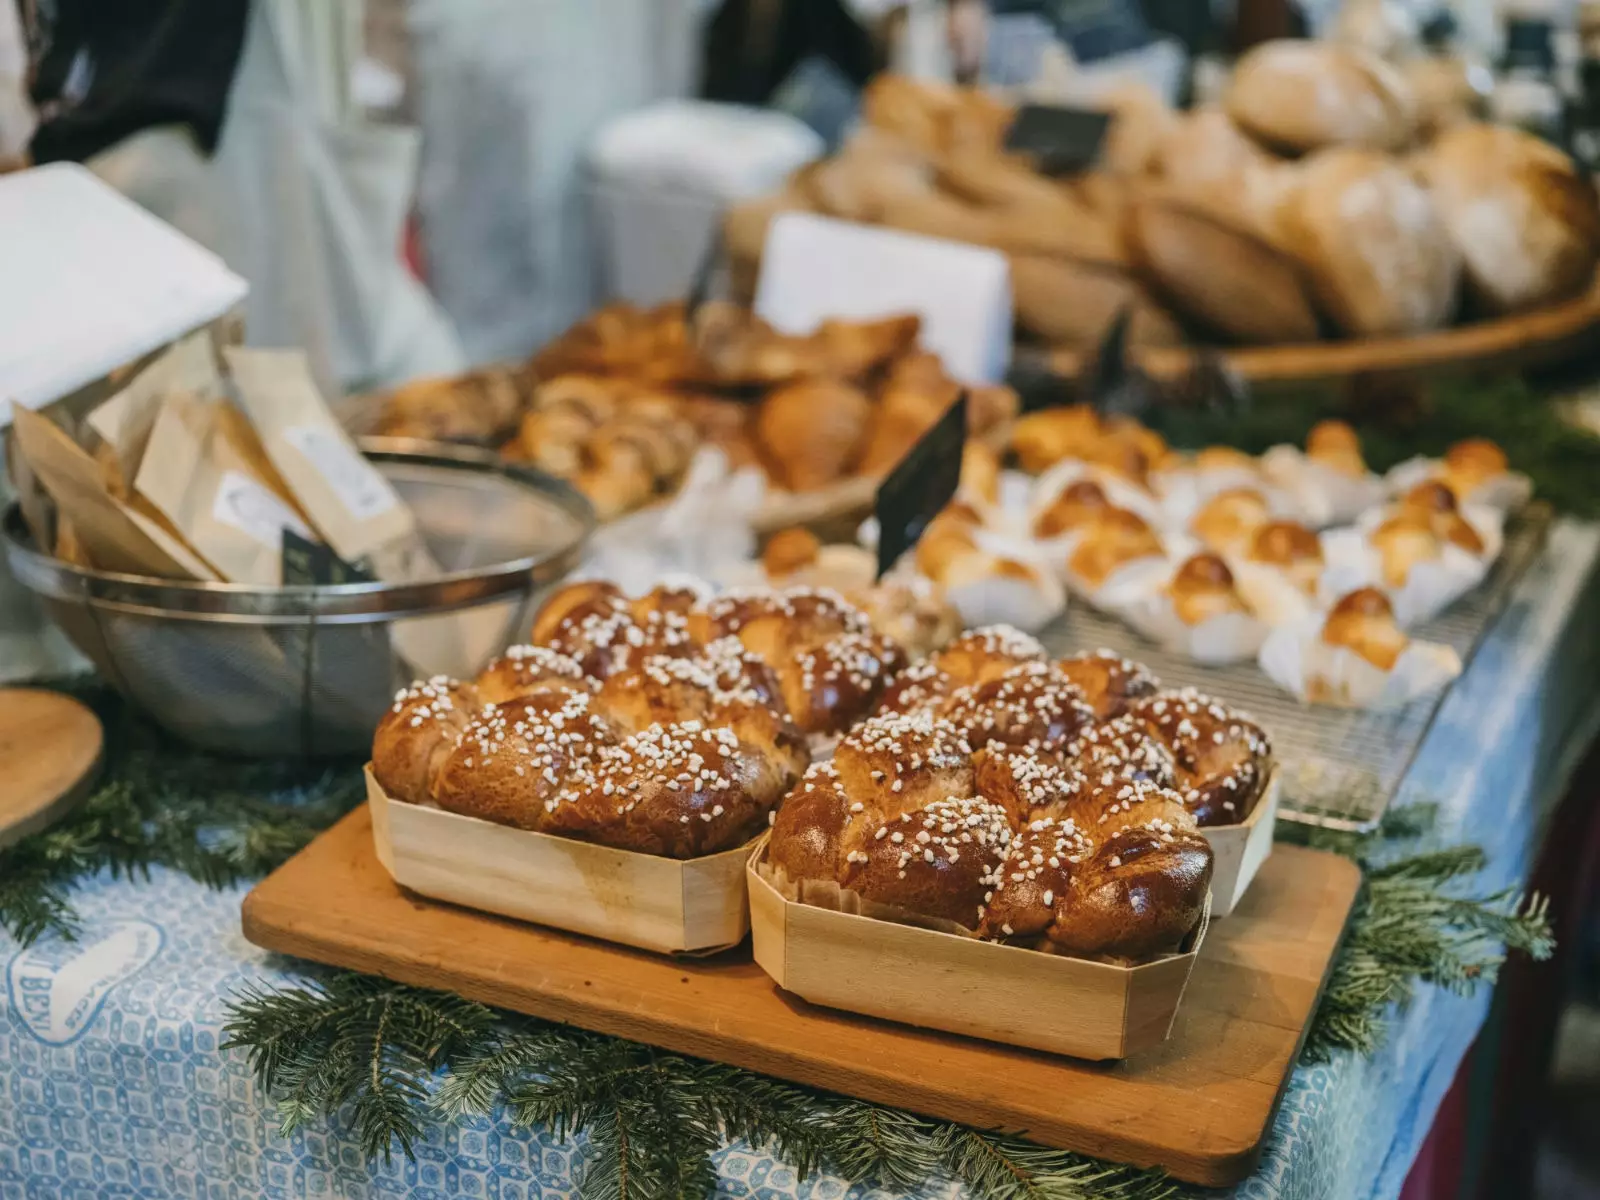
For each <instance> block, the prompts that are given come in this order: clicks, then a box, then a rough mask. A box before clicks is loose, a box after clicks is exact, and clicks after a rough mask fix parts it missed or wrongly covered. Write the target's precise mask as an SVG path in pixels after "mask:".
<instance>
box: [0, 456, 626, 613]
mask: <svg viewBox="0 0 1600 1200" xmlns="http://www.w3.org/2000/svg"><path fill="white" fill-rule="evenodd" d="M359 444H360V446H361V449H362V452H363V453H364V454H366V456H367V457H369V458H371V459H373V460H374V461H378V462H398V463H405V464H410V465H417V466H432V467H442V468H445V469H448V470H458V471H465V472H475V473H493V474H497V475H500V476H502V477H504V478H506V479H507V480H509V481H510V482H512V483H513V484H516V485H518V486H521V487H524V488H526V489H528V490H530V491H534V492H537V493H539V494H540V495H541V496H542V497H543V498H544V499H546V500H549V501H552V502H554V503H555V504H556V505H557V506H558V507H560V508H561V509H562V510H563V511H564V512H565V513H566V515H568V516H570V517H571V518H572V519H573V520H574V521H575V522H576V524H577V526H578V532H577V535H576V536H575V537H574V538H573V539H572V540H571V541H570V542H568V543H566V544H564V545H562V546H559V547H557V548H556V549H553V550H549V551H544V552H541V553H538V554H531V555H525V556H523V557H521V558H515V559H509V560H507V561H505V562H502V563H495V564H493V565H492V566H488V567H476V568H472V569H469V570H464V571H450V572H447V573H445V574H443V575H439V576H436V577H434V578H432V579H427V580H420V581H415V582H410V583H384V582H381V581H380V582H376V583H340V584H309V585H300V586H294V587H271V588H264V587H260V586H258V585H256V584H247V583H209V582H203V581H192V580H180V579H158V578H153V577H151V576H148V575H129V574H125V573H122V572H117V571H97V570H95V569H94V568H92V567H77V566H73V565H72V564H70V563H64V562H62V561H61V560H60V559H57V558H55V557H53V556H50V555H47V554H43V553H41V552H40V551H39V550H38V549H37V548H35V547H34V546H33V545H32V539H31V535H30V534H29V533H28V531H27V528H26V525H25V524H24V522H23V520H22V510H21V505H20V504H19V503H18V502H16V501H13V502H12V503H11V504H10V505H8V506H7V508H6V510H5V513H4V516H3V517H0V536H3V537H4V539H5V542H6V552H7V554H8V555H11V556H15V557H17V558H19V559H21V560H23V561H24V562H26V563H27V564H28V565H29V567H30V568H31V569H32V571H31V572H30V573H32V572H37V573H40V574H43V575H45V576H47V577H53V579H54V580H55V581H56V582H57V585H58V586H57V588H56V589H55V590H53V591H51V592H47V593H46V594H47V595H49V596H51V598H53V599H56V600H65V601H68V602H71V601H72V600H76V601H78V602H87V603H91V604H108V603H109V604H114V605H117V606H119V607H122V608H123V609H124V610H125V611H128V612H142V613H144V614H146V615H150V616H167V617H175V618H191V619H196V620H207V619H212V620H218V621H229V622H240V623H248V622H249V621H250V620H251V619H256V620H260V621H263V622H268V623H275V622H278V621H283V620H295V621H304V620H307V619H318V618H333V617H343V618H344V619H345V620H346V621H350V620H353V619H357V618H360V617H363V616H365V617H372V618H384V619H391V618H393V619H398V618H402V617H407V616H418V615H427V614H430V613H433V612H447V611H450V610H452V609H459V608H464V607H468V606H470V605H473V604H477V603H482V602H485V601H488V600H493V599H497V598H500V597H502V596H504V595H506V594H507V593H510V592H515V591H518V590H520V589H522V588H523V587H524V586H526V585H527V583H528V582H530V581H532V582H536V583H538V582H549V579H550V578H552V577H554V575H556V574H558V573H559V572H560V570H561V569H562V567H563V566H566V567H567V568H570V567H571V566H572V565H574V564H575V562H576V559H577V555H578V552H579V551H580V550H581V548H582V547H583V545H584V543H585V542H586V541H587V540H588V538H589V536H590V535H591V534H592V533H593V532H594V529H595V525H596V520H595V515H594V509H593V508H592V507H591V506H590V505H589V502H588V501H587V500H586V499H585V498H584V497H583V495H582V494H581V493H580V492H579V491H578V490H577V489H576V488H574V487H572V485H571V484H568V483H566V482H565V481H564V480H561V479H557V478H556V477H555V476H553V475H548V474H545V473H544V472H542V471H539V470H537V469H536V468H533V467H528V466H523V465H520V464H512V463H506V462H503V461H501V460H499V459H497V458H496V457H494V456H493V455H492V454H490V453H487V452H482V451H476V450H473V449H471V448H468V447H455V446H447V445H441V444H438V443H430V442H420V441H412V440H409V439H404V440H402V439H381V438H371V439H368V438H363V439H360V440H359ZM23 582H25V583H27V584H28V586H29V587H30V589H31V590H34V591H40V590H41V589H40V588H37V587H34V585H33V583H32V581H29V580H23ZM62 593H71V595H63V594H62ZM173 599H176V600H177V601H179V603H177V604H174V603H171V602H170V601H172V600H173Z"/></svg>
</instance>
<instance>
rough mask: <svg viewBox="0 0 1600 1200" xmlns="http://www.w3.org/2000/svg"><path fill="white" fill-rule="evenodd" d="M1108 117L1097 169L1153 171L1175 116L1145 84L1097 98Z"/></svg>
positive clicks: (1135, 172)
mask: <svg viewBox="0 0 1600 1200" xmlns="http://www.w3.org/2000/svg"><path fill="white" fill-rule="evenodd" d="M1097 104H1098V105H1099V106H1100V107H1102V108H1105V109H1106V110H1107V111H1108V112H1110V114H1111V125H1110V128H1108V129H1107V130H1106V138H1105V142H1104V143H1103V144H1102V145H1101V147H1100V166H1101V168H1102V169H1103V170H1105V171H1107V172H1109V173H1111V174H1113V175H1147V174H1149V173H1150V172H1152V171H1154V170H1156V169H1157V167H1158V165H1159V163H1160V161H1161V153H1162V149H1163V147H1164V146H1165V145H1166V144H1167V142H1168V139H1169V138H1170V136H1171V132H1172V127H1173V126H1174V124H1176V123H1177V122H1178V119H1179V118H1178V115H1177V114H1176V113H1174V112H1173V111H1172V109H1171V108H1169V107H1168V106H1167V102H1166V101H1165V100H1163V99H1162V98H1161V97H1160V96H1159V95H1157V94H1156V93H1155V91H1153V90H1152V89H1151V88H1150V87H1149V86H1148V85H1146V84H1142V83H1128V84H1122V85H1120V86H1117V87H1114V88H1111V89H1109V90H1108V91H1106V92H1104V93H1102V94H1101V95H1100V96H1099V97H1097Z"/></svg>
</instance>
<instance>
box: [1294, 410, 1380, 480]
mask: <svg viewBox="0 0 1600 1200" xmlns="http://www.w3.org/2000/svg"><path fill="white" fill-rule="evenodd" d="M1306 457H1307V458H1309V459H1311V460H1312V461H1313V462H1317V463H1321V464H1322V465H1323V466H1325V467H1328V468H1329V469H1331V470H1334V471H1338V472H1340V473H1341V474H1344V475H1350V476H1352V477H1354V478H1356V479H1360V478H1362V477H1363V476H1365V475H1366V473H1367V463H1366V460H1365V459H1364V458H1362V457H1361V438H1360V437H1359V436H1358V435H1357V434H1356V431H1355V430H1354V429H1352V428H1351V427H1350V426H1349V425H1348V424H1346V423H1345V422H1344V421H1318V422H1317V423H1316V424H1315V425H1313V426H1312V427H1311V432H1310V433H1308V434H1306Z"/></svg>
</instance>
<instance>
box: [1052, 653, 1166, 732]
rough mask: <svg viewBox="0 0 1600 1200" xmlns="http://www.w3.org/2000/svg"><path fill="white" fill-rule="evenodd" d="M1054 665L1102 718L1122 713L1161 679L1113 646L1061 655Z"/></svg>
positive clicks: (1150, 693) (1153, 690) (1156, 688)
mask: <svg viewBox="0 0 1600 1200" xmlns="http://www.w3.org/2000/svg"><path fill="white" fill-rule="evenodd" d="M1056 669H1057V670H1059V671H1060V672H1061V673H1062V674H1063V675H1065V676H1066V677H1067V678H1068V679H1069V680H1071V681H1072V683H1074V684H1075V685H1076V686H1077V688H1078V690H1079V691H1080V692H1082V693H1083V696H1084V699H1085V700H1086V701H1087V702H1088V704H1089V705H1090V707H1092V708H1093V709H1094V714H1095V717H1096V719H1098V720H1101V721H1107V720H1110V719H1111V718H1112V717H1120V716H1122V714H1123V713H1125V712H1127V711H1128V705H1130V704H1131V703H1133V702H1134V701H1135V700H1138V699H1140V698H1141V697H1144V696H1153V695H1155V694H1156V692H1158V691H1159V690H1160V689H1161V681H1160V680H1159V679H1157V678H1156V677H1155V675H1154V674H1153V673H1152V672H1151V670H1150V668H1148V667H1146V666H1145V665H1144V664H1143V663H1138V662H1134V661H1133V660H1132V659H1131V658H1124V657H1123V656H1122V655H1120V654H1117V653H1116V652H1115V651H1112V650H1095V651H1093V652H1091V653H1088V654H1077V655H1073V656H1071V657H1068V658H1063V659H1061V660H1060V661H1058V662H1057V663H1056Z"/></svg>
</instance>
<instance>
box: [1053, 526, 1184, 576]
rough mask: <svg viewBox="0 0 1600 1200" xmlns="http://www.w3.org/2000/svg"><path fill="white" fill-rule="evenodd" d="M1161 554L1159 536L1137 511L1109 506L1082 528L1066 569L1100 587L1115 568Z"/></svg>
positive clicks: (1113, 572) (1114, 571)
mask: <svg viewBox="0 0 1600 1200" xmlns="http://www.w3.org/2000/svg"><path fill="white" fill-rule="evenodd" d="M1160 554H1161V539H1160V538H1159V537H1157V536H1156V532H1155V530H1153V529H1151V528H1150V526H1149V524H1148V522H1146V521H1145V519H1144V518H1143V517H1141V516H1139V514H1138V513H1134V512H1130V511H1129V510H1127V509H1125V508H1108V509H1106V510H1105V511H1103V512H1101V513H1100V514H1099V515H1098V516H1096V517H1095V519H1094V520H1093V521H1091V522H1090V523H1089V525H1088V526H1087V527H1086V528H1085V529H1084V531H1083V536H1082V538H1081V539H1080V540H1079V542H1078V544H1077V545H1076V546H1075V547H1073V550H1072V554H1071V555H1070V556H1069V557H1068V559H1067V567H1068V569H1069V570H1070V571H1071V572H1072V573H1073V574H1074V575H1076V576H1077V577H1078V578H1079V579H1081V580H1082V581H1083V582H1084V583H1085V584H1086V585H1088V586H1089V587H1091V588H1097V587H1100V586H1101V585H1102V584H1104V583H1105V582H1106V581H1107V580H1108V579H1110V578H1111V576H1112V575H1113V574H1115V573H1116V571H1117V570H1118V568H1120V567H1124V566H1126V565H1127V564H1129V563H1131V562H1136V561H1137V560H1139V559H1141V558H1150V557H1155V556H1158V555H1160Z"/></svg>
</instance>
